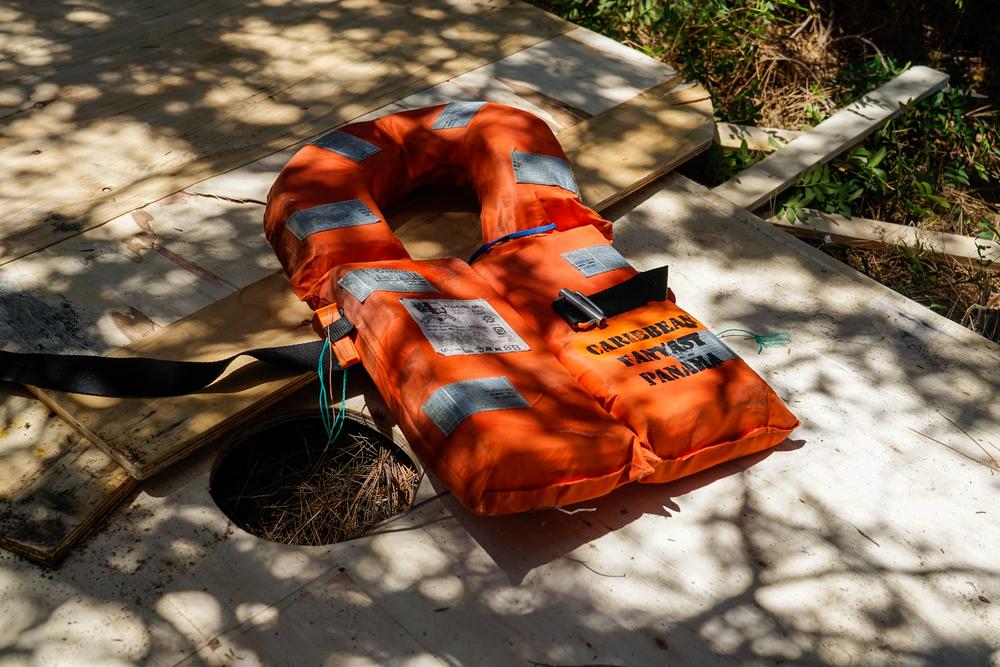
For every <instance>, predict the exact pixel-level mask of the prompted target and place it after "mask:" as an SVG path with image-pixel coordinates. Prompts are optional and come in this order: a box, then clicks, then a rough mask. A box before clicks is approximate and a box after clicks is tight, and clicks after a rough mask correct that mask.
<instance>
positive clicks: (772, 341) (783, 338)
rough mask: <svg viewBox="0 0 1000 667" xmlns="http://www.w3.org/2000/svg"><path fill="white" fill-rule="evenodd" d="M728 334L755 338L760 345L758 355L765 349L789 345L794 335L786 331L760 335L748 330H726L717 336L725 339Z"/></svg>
mask: <svg viewBox="0 0 1000 667" xmlns="http://www.w3.org/2000/svg"><path fill="white" fill-rule="evenodd" d="M726 334H729V335H730V336H735V335H738V334H745V337H746V338H753V340H754V342H755V343H757V345H759V347H758V348H757V354H760V353H761V352H763V351H764V348H765V347H781V346H782V345H788V344H790V343H791V342H792V334H790V333H787V332H785V331H778V332H777V333H773V334H759V333H754V332H753V331H747V330H746V329H726V330H725V331H720V332H719V333H718V334H716V335H717V336H718V337H719V338H724V337H725V336H726Z"/></svg>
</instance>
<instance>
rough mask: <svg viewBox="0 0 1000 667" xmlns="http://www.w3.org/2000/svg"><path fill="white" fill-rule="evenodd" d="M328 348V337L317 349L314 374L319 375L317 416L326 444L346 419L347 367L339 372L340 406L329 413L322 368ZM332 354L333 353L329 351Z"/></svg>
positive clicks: (335, 434)
mask: <svg viewBox="0 0 1000 667" xmlns="http://www.w3.org/2000/svg"><path fill="white" fill-rule="evenodd" d="M329 350H330V339H329V338H327V339H326V340H325V341H324V342H323V347H322V348H320V351H319V360H318V361H317V363H316V374H317V375H318V376H319V418H320V420H321V421H322V422H323V430H324V431H326V444H327V446H329V445H330V443H332V442H333V441H334V440H336V439H337V437H338V436H339V435H340V432H341V430H343V428H344V422H345V421H347V418H346V411H345V405H344V404H345V403H346V402H347V369H346V368H345V369H344V370H343V371H342V373H341V379H342V383H341V387H340V407H339V409H338V410H337V414H336V416H334V415H332V414H331V410H330V398H332V397H331V396H329V393H328V391H327V388H326V373H325V372H324V368H323V359H324V358H325V357H326V355H327V353H328V352H329ZM330 354H331V355H332V354H333V353H332V352H330ZM330 374H331V375H332V374H333V357H332V356H331V358H330Z"/></svg>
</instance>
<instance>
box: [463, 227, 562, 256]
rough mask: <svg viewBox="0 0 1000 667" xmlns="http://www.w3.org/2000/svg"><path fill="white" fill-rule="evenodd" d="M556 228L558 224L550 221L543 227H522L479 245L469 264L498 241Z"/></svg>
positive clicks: (501, 241)
mask: <svg viewBox="0 0 1000 667" xmlns="http://www.w3.org/2000/svg"><path fill="white" fill-rule="evenodd" d="M555 228H556V226H555V225H554V224H551V223H550V224H547V225H542V226H541V227H532V228H531V229H521V230H518V231H516V232H511V233H510V234H507V235H506V236H501V237H500V238H498V239H497V240H495V241H490V242H489V243H485V244H483V245H481V246H479V250H477V251H476V252H474V253H472V257H470V258H469V264H472V263H473V262H474V261H476V260H477V259H479V256H480V255H482V254H483V253H484V252H486V251H487V250H489V249H490V248H492V247H493V246H495V245H496V244H498V243H503V242H504V241H510V240H512V239H519V238H522V237H525V236H531V235H532V234H542V233H544V232H551V231H552V230H553V229H555Z"/></svg>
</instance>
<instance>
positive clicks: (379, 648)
mask: <svg viewBox="0 0 1000 667" xmlns="http://www.w3.org/2000/svg"><path fill="white" fill-rule="evenodd" d="M664 186H665V187H667V188H668V189H670V191H671V192H672V195H671V196H670V197H668V198H665V197H663V196H658V197H655V198H651V199H650V198H648V197H647V201H646V203H645V205H640V206H639V207H638V208H637V209H636V210H634V211H633V212H632V213H630V214H629V215H628V216H627V217H626V218H624V219H622V220H620V221H619V222H618V223H617V224H616V231H617V240H616V244H617V245H618V246H619V247H620V248H621V249H622V250H623V251H624V252H625V253H626V254H627V255H628V256H629V257H630V258H632V259H633V261H635V263H636V264H638V265H639V268H648V267H647V266H646V264H652V263H661V262H663V261H664V260H666V261H669V262H670V264H671V276H672V283H673V288H674V290H675V291H676V292H677V294H678V298H679V302H680V303H681V304H682V305H683V306H685V307H687V308H689V309H690V310H691V311H692V312H693V313H694V314H695V315H696V316H698V317H700V318H702V319H704V320H705V321H707V322H709V323H710V324H711V325H712V326H713V328H715V329H720V328H722V327H727V326H740V327H744V328H747V329H751V330H755V331H761V332H771V331H774V330H785V331H788V332H790V333H791V334H792V345H791V346H790V347H789V348H772V349H768V350H767V351H765V352H764V353H763V354H760V355H756V354H755V348H754V347H751V345H750V344H743V343H741V342H740V341H738V340H737V341H734V342H732V345H733V346H734V347H735V348H736V349H737V351H738V352H740V353H741V354H743V355H744V357H745V358H746V359H747V360H748V362H750V363H751V364H752V365H754V366H755V367H756V368H758V369H759V370H760V371H761V372H762V373H763V375H764V376H765V377H766V378H767V379H768V380H769V382H770V383H771V384H772V385H773V386H774V387H775V388H776V390H777V391H778V392H779V393H780V394H781V395H782V396H783V397H784V398H786V399H787V401H788V402H789V404H790V406H791V407H792V409H793V410H794V411H795V412H796V413H797V414H798V416H799V417H800V418H801V419H802V421H803V426H802V428H801V429H800V430H799V431H797V432H796V433H795V434H794V436H793V440H792V441H788V442H787V443H786V444H785V445H783V447H782V448H781V449H787V450H790V451H781V450H780V449H779V451H776V452H773V453H771V454H770V455H767V454H761V455H758V456H756V457H750V458H749V459H745V460H738V461H734V462H731V463H728V464H726V465H724V466H721V467H719V468H717V469H715V470H711V471H707V472H705V473H701V474H700V475H696V476H693V477H691V478H688V479H684V480H680V481H678V482H675V483H672V484H667V485H660V486H648V487H643V486H639V485H630V486H627V487H625V488H623V489H621V490H619V491H617V492H615V493H613V494H611V495H609V496H606V497H605V498H602V499H599V500H596V501H594V502H593V503H584V504H583V505H581V506H579V507H575V508H572V509H581V508H583V509H591V508H592V509H594V511H592V512H591V511H585V512H578V513H575V514H571V515H567V514H563V513H560V512H557V511H538V512H534V513H531V514H525V515H519V516H514V517H501V518H481V517H473V516H471V515H469V514H468V513H467V512H465V511H464V510H461V509H460V508H458V507H457V505H456V504H455V501H454V499H449V497H448V495H447V494H444V495H440V494H438V493H437V490H436V489H434V488H433V485H430V484H428V485H427V486H426V487H425V488H424V489H423V491H422V497H421V498H418V501H417V504H416V507H415V509H414V510H413V511H411V512H409V513H407V514H405V515H403V516H402V517H400V518H399V519H397V520H396V521H394V522H391V523H389V524H387V525H385V526H383V527H381V528H380V529H379V530H378V531H377V532H376V534H375V535H373V536H370V537H367V538H362V539H359V540H354V541H351V542H348V543H343V544H340V545H333V546H330V547H323V548H313V549H310V548H297V547H285V546H280V545H273V544H267V543H263V542H261V541H259V540H257V539H256V538H253V537H251V536H249V535H246V534H244V533H242V531H239V530H238V529H235V528H233V527H232V526H230V525H229V524H228V522H227V521H226V520H225V518H224V516H222V514H221V512H219V511H218V510H216V509H215V508H214V506H213V505H212V503H211V500H210V498H209V495H208V492H207V489H206V487H207V474H208V470H209V468H210V467H211V463H212V460H213V456H214V453H213V452H205V453H203V454H202V455H199V456H196V457H195V458H194V459H192V460H191V461H189V462H187V463H185V464H184V465H182V466H180V467H179V468H177V469H175V470H172V471H171V473H170V474H168V475H161V476H160V477H158V478H156V479H154V480H152V481H151V482H150V483H149V484H148V485H147V487H146V491H145V492H144V493H143V494H141V495H140V496H139V497H138V498H137V499H136V501H135V502H133V503H132V504H131V505H130V506H129V507H128V508H126V509H124V510H122V511H121V512H119V513H118V514H117V515H116V516H115V517H113V519H112V521H111V522H110V529H109V530H108V531H106V532H105V533H103V534H101V535H99V536H98V537H96V538H95V539H94V540H93V541H92V542H91V543H90V544H89V545H88V546H86V547H85V548H84V549H82V550H80V551H79V552H77V553H75V554H74V555H73V557H72V558H70V559H69V560H68V561H67V562H66V563H65V564H64V566H63V567H62V569H61V570H60V571H59V572H58V573H55V574H54V581H52V582H46V581H44V580H42V579H41V578H40V577H39V575H38V573H37V571H36V570H34V568H33V567H32V566H29V565H27V564H25V563H22V562H19V561H16V560H14V559H13V558H12V557H7V556H4V557H2V560H0V582H2V583H0V585H2V586H3V587H4V589H3V591H2V592H3V595H2V596H0V600H3V601H2V602H0V608H2V611H3V612H4V613H3V614H2V615H0V618H3V619H4V621H3V622H4V624H5V626H0V627H3V628H4V634H3V636H4V637H5V638H8V637H9V639H5V643H6V644H7V645H8V648H6V649H5V651H6V653H7V654H9V655H10V656H13V657H15V658H21V659H25V660H27V659H38V660H44V659H45V657H47V656H58V655H60V654H61V652H65V651H68V650H74V651H76V652H77V653H79V654H85V655H87V656H93V657H94V660H95V661H104V662H107V661H110V660H111V659H112V658H115V659H118V660H119V661H122V662H125V663H140V662H144V663H150V662H154V663H155V662H166V663H170V662H175V661H177V660H180V659H181V658H183V657H184V656H185V655H188V654H190V653H191V652H193V651H198V652H199V654H198V655H199V660H198V661H199V662H200V661H207V662H212V663H220V664H223V663H227V662H232V661H237V660H240V659H242V660H259V661H262V662H265V663H277V664H283V663H285V662H287V661H288V655H289V652H290V651H294V652H295V655H296V662H303V661H304V662H323V661H328V662H330V663H345V662H348V661H350V660H369V661H371V662H374V663H377V664H404V663H407V662H408V661H411V660H413V659H416V658H417V657H425V658H427V659H428V660H431V661H432V660H434V659H437V660H438V661H440V663H449V664H497V665H510V664H525V665H527V664H546V665H581V664H608V665H636V664H706V663H722V664H731V663H733V662H735V663H738V664H774V663H780V662H793V663H796V664H852V663H853V664H886V665H888V664H892V665H895V664H941V665H945V664H947V665H952V664H959V665H965V664H969V665H978V664H989V662H990V661H993V662H996V661H997V660H1000V618H998V616H997V614H998V613H1000V612H998V606H997V602H996V601H997V598H1000V568H998V567H997V564H996V561H995V559H994V558H993V555H992V554H993V550H994V546H995V544H997V543H998V540H1000V527H998V526H997V524H996V522H995V517H993V516H992V514H993V503H992V501H991V499H992V498H993V497H995V495H996V493H997V492H998V491H1000V475H997V474H994V473H993V471H992V470H991V469H990V467H989V466H988V465H987V464H988V463H989V458H988V457H987V456H986V455H985V453H984V451H983V450H982V449H980V448H979V447H977V446H975V444H973V441H975V442H978V443H979V444H980V445H982V447H984V448H987V449H988V448H989V447H990V446H993V445H996V444H1000V443H998V442H997V437H996V430H997V429H996V425H997V423H998V421H997V419H996V415H995V410H996V409H997V408H996V406H995V401H991V400H989V398H990V396H991V395H992V393H991V392H993V391H994V390H995V387H996V386H997V385H996V382H995V380H994V379H993V374H994V373H996V366H995V364H994V365H992V366H991V365H990V364H989V363H988V360H989V359H991V358H995V356H994V355H995V351H994V350H992V348H989V347H986V345H988V344H986V343H984V344H983V345H984V347H982V348H980V349H975V348H974V346H972V345H971V344H970V342H971V341H974V340H975V337H974V335H973V334H971V333H969V332H966V331H965V330H963V329H961V328H960V327H957V325H952V324H951V323H947V322H942V321H941V320H940V318H937V317H936V316H934V315H932V314H927V315H926V316H925V315H924V314H923V313H922V311H921V310H920V309H919V308H918V307H916V306H913V305H912V304H908V303H907V302H905V301H901V300H899V299H901V297H899V299H897V297H896V296H895V295H892V294H890V293H888V292H887V291H886V290H884V288H881V287H878V286H876V285H875V284H874V283H870V282H869V281H866V280H864V279H863V278H860V277H858V276H856V275H853V274H852V273H851V272H850V271H849V270H848V269H845V268H843V267H838V265H836V263H835V262H834V261H833V260H831V259H829V258H826V257H824V256H822V255H820V254H819V253H816V252H814V251H813V250H811V249H809V248H807V247H806V246H804V244H801V243H800V242H798V241H796V240H794V239H792V238H790V237H789V238H787V239H786V238H784V237H782V236H781V235H780V232H777V231H775V230H771V229H769V228H766V227H763V226H761V225H760V224H759V223H757V222H754V221H753V220H752V219H749V218H746V217H745V216H743V215H742V214H737V213H734V212H733V211H730V210H728V209H726V207H724V206H722V204H720V203H719V202H717V201H714V200H712V199H711V198H710V197H709V198H708V199H703V198H700V197H699V196H697V195H698V193H699V192H701V191H700V190H699V189H698V188H697V187H696V186H684V184H683V183H680V182H678V181H676V180H672V179H671V178H668V179H666V180H665V181H664V182H663V183H660V184H659V187H664ZM702 196H705V195H702ZM642 199H643V197H642V196H637V197H636V198H634V199H633V204H634V203H635V201H641V200H642ZM723 230H724V233H722V231H723ZM942 388H946V390H943V389H942ZM970 403H971V405H969V404H970ZM949 420H951V421H953V422H954V424H957V425H960V426H961V428H958V427H957V426H955V425H953V424H952V423H951V422H950V421H949ZM911 429H912V430H911ZM961 429H965V431H967V432H968V433H969V436H968V437H967V436H966V435H965V434H964V433H963V431H962V430H961ZM915 431H919V432H920V433H917V432H915ZM921 434H926V435H927V436H929V437H931V438H935V439H937V440H938V441H940V444H939V443H938V442H935V441H933V440H929V439H928V438H927V437H925V436H924V435H921ZM970 438H971V439H972V440H970ZM803 441H804V442H805V443H807V444H806V445H805V446H802V445H801V443H802V442H803ZM963 441H964V442H963ZM974 461H978V462H974ZM4 605H5V606H4ZM70 619H73V620H80V621H81V622H83V623H84V626H85V627H84V628H83V629H82V630H81V629H78V626H76V625H70V624H69V620H70ZM112 619H113V620H112ZM88 624H89V625H88ZM102 625H108V626H109V627H111V626H113V627H114V628H115V632H114V633H113V634H107V633H102V632H100V631H99V629H100V628H101V626H102ZM306 638H308V639H306ZM64 639H65V641H64ZM116 640H124V641H116Z"/></svg>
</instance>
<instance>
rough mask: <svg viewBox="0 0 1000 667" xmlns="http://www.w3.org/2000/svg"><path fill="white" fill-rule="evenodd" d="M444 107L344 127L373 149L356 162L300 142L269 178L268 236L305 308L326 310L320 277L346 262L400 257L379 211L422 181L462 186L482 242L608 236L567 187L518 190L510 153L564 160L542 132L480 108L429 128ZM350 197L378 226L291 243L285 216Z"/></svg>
mask: <svg viewBox="0 0 1000 667" xmlns="http://www.w3.org/2000/svg"><path fill="white" fill-rule="evenodd" d="M445 106H446V105H442V106H436V107H429V108H426V109H416V110H413V111H405V112H402V113H396V114H391V115H388V116H383V117H381V118H379V119H377V120H373V121H368V122H364V123H354V124H351V125H347V126H344V127H342V128H341V129H340V131H341V132H346V133H348V134H350V135H352V136H354V137H357V138H359V139H362V140H364V141H367V142H369V143H371V144H373V145H375V146H377V147H378V148H379V149H380V150H379V152H377V153H375V154H374V155H372V156H370V157H367V158H365V159H363V160H361V161H360V162H358V161H354V160H351V159H350V158H347V157H344V156H343V155H340V154H338V153H335V152H332V151H329V150H326V149H324V148H320V147H319V146H314V145H311V144H310V145H307V146H305V147H304V148H302V149H301V150H300V151H299V152H298V153H296V154H295V156H294V157H293V158H292V159H291V161H290V162H289V163H288V164H287V165H286V166H285V168H284V169H283V170H282V171H281V174H279V175H278V178H277V180H276V181H275V182H274V185H273V186H272V187H271V191H270V193H269V194H268V205H267V210H266V212H265V215H264V228H265V232H266V234H267V239H268V241H269V242H270V243H271V245H272V246H274V249H275V252H276V253H277V255H278V259H279V260H281V264H282V266H284V267H285V270H286V271H287V272H288V273H289V276H290V277H291V280H290V285H291V287H292V289H293V290H294V291H295V293H296V294H298V295H299V296H300V297H302V298H303V299H305V300H306V302H307V303H309V305H310V306H312V307H313V308H319V307H322V306H324V305H328V304H327V303H326V302H324V301H323V300H322V299H321V298H320V297H319V294H318V289H320V287H321V285H322V281H321V280H320V279H321V278H322V276H323V275H324V274H326V273H327V272H328V271H329V270H330V269H332V268H334V267H336V266H339V265H341V264H343V263H345V262H361V261H368V260H383V259H405V258H408V257H409V255H408V254H407V252H406V250H405V248H403V245H402V244H401V243H400V242H399V240H398V239H396V237H395V236H394V235H393V234H392V231H391V230H390V229H389V226H388V225H387V224H386V222H385V216H384V214H383V213H382V211H381V210H380V206H386V205H388V204H389V203H391V202H393V201H395V200H396V199H397V198H399V197H400V196H402V195H403V194H406V193H407V192H408V191H410V190H412V189H413V188H414V187H417V186H419V185H425V184H431V183H433V184H442V185H470V186H471V187H472V188H473V189H474V190H475V192H476V195H477V196H478V197H479V201H480V202H481V204H482V211H481V213H480V217H481V219H482V224H483V236H484V238H485V237H489V238H498V237H501V236H504V235H506V234H509V233H511V232H514V231H517V230H519V229H526V228H530V227H537V226H540V225H544V224H549V223H555V224H556V225H557V227H558V228H559V229H569V228H571V227H575V226H579V225H594V226H595V227H597V228H598V229H601V230H602V231H603V232H604V233H606V234H608V235H609V236H610V233H611V223H609V222H607V221H606V220H604V219H602V218H601V217H600V216H598V215H597V214H596V213H594V212H593V211H591V210H590V209H588V208H587V207H585V206H584V205H583V204H581V203H580V200H579V198H578V197H577V196H576V195H575V194H574V193H573V192H570V191H568V190H565V189H562V188H559V187H554V186H551V185H538V184H531V183H517V182H516V180H515V176H514V172H513V169H512V167H511V152H512V151H515V150H516V151H526V152H530V153H538V154H542V155H549V156H553V157H557V158H560V159H565V158H566V155H565V153H563V151H562V148H561V147H560V146H559V142H558V141H557V140H556V138H555V136H554V135H553V134H552V132H551V131H550V130H549V128H548V126H546V125H545V123H544V122H543V121H541V120H540V119H538V118H537V117H535V116H533V115H531V114H529V113H527V112H524V111H521V110H519V109H514V108H513V107H508V106H504V105H502V104H493V103H486V104H485V105H483V106H482V108H480V109H479V110H478V111H477V112H476V114H475V115H474V116H473V117H472V120H471V121H470V122H469V124H468V125H467V126H464V127H455V128H451V129H440V130H432V129H431V128H432V127H433V125H434V122H435V120H436V119H437V118H438V116H439V115H440V114H441V112H442V110H443V109H444V108H445ZM352 199H358V200H361V201H362V202H364V203H365V204H366V205H367V206H368V208H369V209H371V211H372V212H373V213H374V214H375V215H376V216H377V217H378V218H379V219H380V222H379V223H378V224H373V225H362V226H358V227H350V228H344V229H337V230H332V231H329V232H320V233H317V234H313V235H311V236H308V237H306V238H305V239H303V240H301V241H300V240H299V239H296V238H295V236H293V235H292V234H291V233H290V232H289V231H288V229H287V223H288V220H289V218H290V217H291V216H292V214H294V213H296V212H297V211H301V210H304V209H309V208H313V207H316V206H319V205H321V204H328V203H332V202H342V201H347V200H352Z"/></svg>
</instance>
